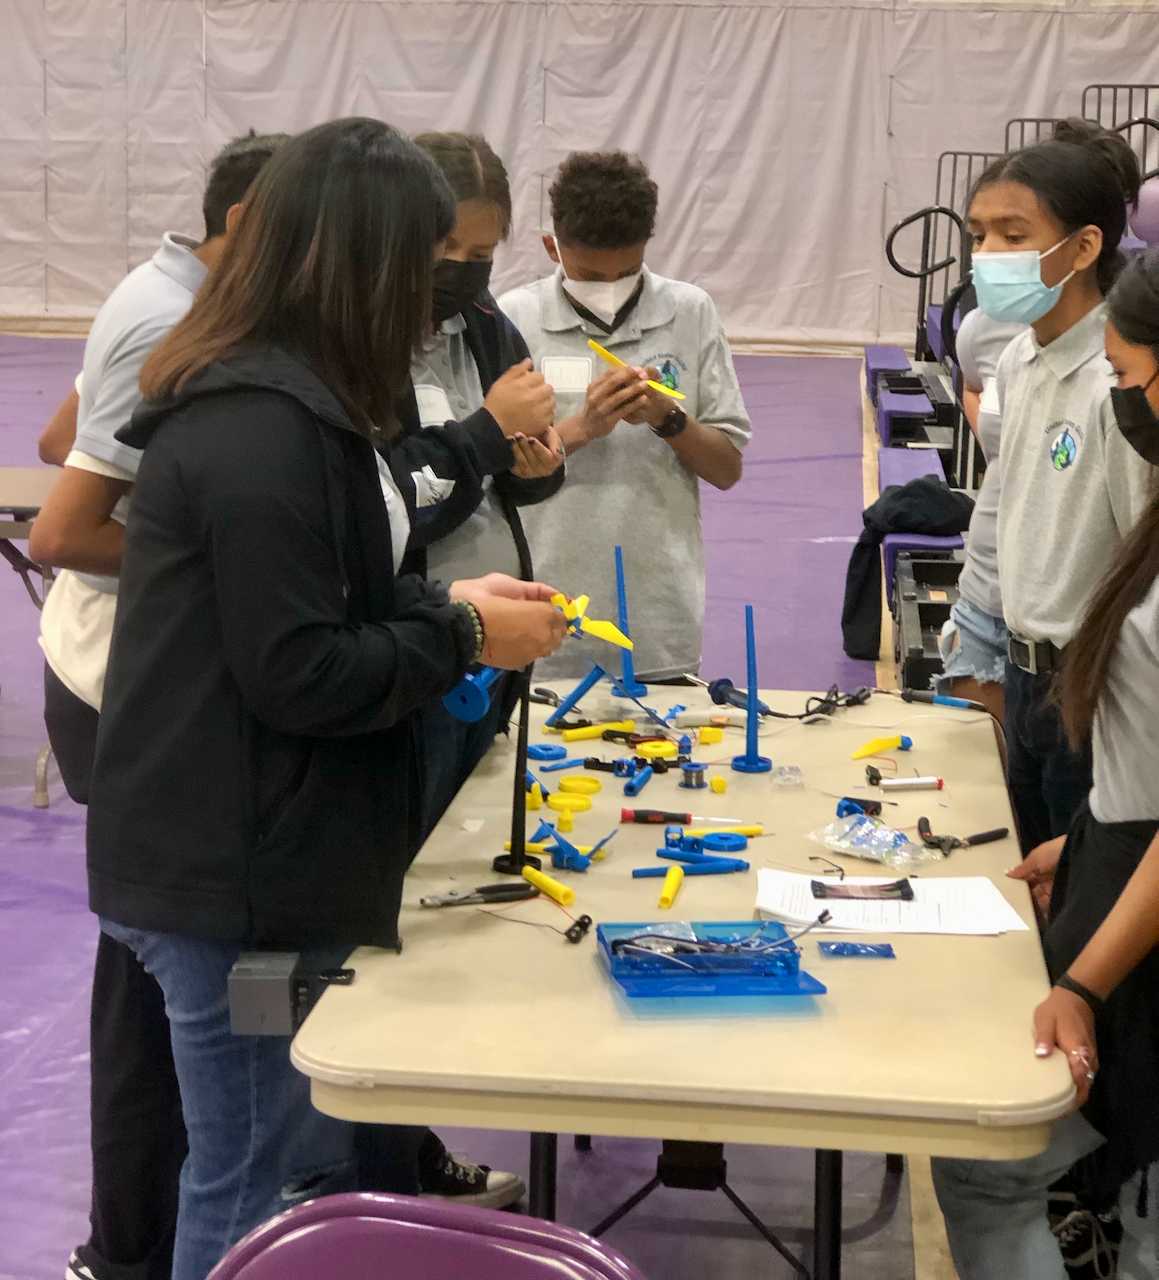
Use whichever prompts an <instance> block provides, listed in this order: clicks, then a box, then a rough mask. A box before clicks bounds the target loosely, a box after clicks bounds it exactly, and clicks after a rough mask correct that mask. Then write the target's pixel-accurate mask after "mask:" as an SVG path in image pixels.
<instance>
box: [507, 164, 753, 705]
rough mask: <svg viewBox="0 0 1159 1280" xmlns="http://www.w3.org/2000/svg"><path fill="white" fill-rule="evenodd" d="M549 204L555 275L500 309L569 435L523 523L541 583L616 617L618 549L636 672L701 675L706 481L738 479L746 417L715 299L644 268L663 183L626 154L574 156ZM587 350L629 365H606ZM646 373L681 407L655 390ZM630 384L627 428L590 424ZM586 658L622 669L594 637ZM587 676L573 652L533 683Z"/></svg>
mask: <svg viewBox="0 0 1159 1280" xmlns="http://www.w3.org/2000/svg"><path fill="white" fill-rule="evenodd" d="M550 196H551V216H552V223H553V226H554V234H552V235H545V236H544V237H543V243H544V248H545V249H546V250H547V253H548V256H549V257H550V258H551V259H552V261H553V262H555V263H557V264H558V265H557V270H556V272H555V274H554V275H551V276H548V277H547V278H546V279H543V280H537V281H536V282H535V283H534V284H529V285H524V286H523V287H521V288H518V289H513V290H511V291H510V292H508V293H506V294H504V295H503V296H502V297H501V298H500V299H499V305H500V306H501V307H502V309H503V310H504V311H505V312H506V313H507V315H508V316H510V318H511V319H512V320H513V321H514V323H515V325H516V327H517V328H518V329H519V331H520V332H521V333H522V334H523V336H524V338H525V339H526V341H527V345H528V347H529V348H530V350H531V354H532V357H533V359H534V360H535V367H536V368H537V369H538V370H539V371H540V372H541V373H542V374H543V376H544V377H545V378H546V379H547V381H548V382H549V383H551V385H552V387H553V388H554V390H555V398H556V421H557V423H558V424H559V432H560V435H561V437H562V438H563V442H564V447H565V448H566V449H567V451H568V453H569V455H571V454H573V453H574V454H575V456H574V457H569V460H568V474H567V479H566V480H565V482H564V485H563V488H562V489H561V490H560V492H559V493H558V494H557V495H556V496H555V497H554V498H552V499H551V501H550V502H546V503H544V504H543V506H541V507H536V508H533V509H529V510H527V511H526V512H525V513H524V516H523V520H524V526H525V528H526V530H527V538H528V542H529V543H530V546H531V553H532V556H533V557H534V560H535V568H536V574H537V576H538V577H539V578H540V579H541V580H542V581H544V582H550V583H552V584H553V585H555V586H557V587H559V589H560V590H561V591H564V592H566V593H567V594H568V595H570V596H578V595H581V594H587V595H590V596H591V606H590V612H591V616H592V617H601V618H614V617H615V616H616V582H615V566H614V548H615V547H616V545H617V544H619V545H621V546H622V547H623V549H624V570H625V578H626V581H627V588H628V608H629V613H630V620H631V633H632V640H633V642H634V644H635V668H636V673H637V675H638V676H641V677H643V678H645V679H652V680H665V679H673V678H679V677H680V676H681V675H682V674H683V673H684V672H686V671H688V672H695V671H696V670H697V669H698V668H699V664H700V639H701V629H702V626H703V622H704V551H703V545H702V540H701V529H700V487H699V481H700V480H702V479H703V480H707V481H708V482H709V483H710V484H712V485H715V486H716V487H717V488H718V489H729V488H731V487H732V486H733V485H734V484H736V482H737V481H738V480H739V479H740V476H741V466H742V463H741V451H742V450H743V449H744V447H745V445H746V444H747V443H748V441H749V437H750V435H751V429H750V426H749V417H748V414H747V413H746V412H745V407H744V401H743V400H742V399H741V393H740V387H739V385H738V384H737V378H736V371H735V370H734V368H733V364H732V356H731V355H730V353H729V348H728V341H727V339H726V338H725V335H724V329H723V327H722V325H721V322H720V317H719V316H718V314H717V311H716V307H715V306H714V305H713V302H712V299H711V298H710V297H709V296H708V294H707V293H705V292H704V290H703V289H699V288H697V287H696V286H695V285H691V284H685V283H683V282H681V281H678V280H667V279H665V278H664V277H663V276H658V275H654V274H653V273H652V272H651V271H649V270H648V268H647V267H646V266H644V251H645V248H646V246H647V242H648V240H649V239H650V237H651V235H652V232H653V229H654V227H655V222H656V207H657V187H656V184H655V183H654V182H653V181H652V180H651V178H649V176H648V171H647V170H646V169H645V168H644V166H643V164H642V163H641V162H640V161H639V160H637V159H633V158H631V157H629V156H627V155H625V154H624V153H623V152H619V151H617V152H612V153H606V154H600V153H592V152H573V153H572V154H571V155H570V156H568V158H567V159H566V160H565V161H564V162H563V164H562V165H561V166H560V170H559V174H558V176H557V177H556V180H555V182H554V183H553V184H552V187H551V191H550ZM589 339H594V340H595V341H596V342H598V343H599V344H600V345H601V346H603V347H605V348H607V349H608V350H609V351H611V352H612V353H613V354H615V355H616V356H617V357H619V359H621V360H622V361H623V362H624V364H625V365H627V366H628V368H627V369H616V370H610V369H608V368H607V366H606V364H605V363H604V361H603V360H601V358H600V357H599V356H598V355H597V354H596V353H595V352H594V351H593V350H592V348H591V347H590V346H589V345H588V340H589ZM643 370H646V371H647V373H646V375H645V373H644V372H643ZM645 376H646V377H647V378H651V379H653V380H655V381H659V382H662V383H663V384H664V385H665V386H667V387H669V388H671V389H673V390H678V391H680V392H681V393H682V394H683V395H684V396H685V397H686V398H685V399H684V400H673V399H671V398H670V397H668V396H665V395H663V394H662V393H660V392H658V391H654V390H651V389H650V388H648V387H647V386H646V385H644V378H645ZM633 386H634V390H635V395H634V396H633V395H632V392H631V388H632V387H633ZM622 388H629V391H628V393H627V394H628V395H629V397H630V399H629V401H628V404H627V406H626V407H625V408H623V409H622V410H621V413H620V416H619V419H618V421H614V422H612V423H611V424H610V425H605V426H593V425H592V424H595V423H599V421H600V416H599V414H594V413H593V414H588V413H585V409H587V408H588V407H589V406H591V404H592V402H593V401H596V400H601V399H602V398H604V397H606V396H608V395H609V394H612V395H615V394H623V392H622V390H621V389H622ZM597 433H598V434H597ZM581 448H582V452H578V453H577V452H576V451H577V450H579V449H581ZM603 647H604V646H600V648H601V649H602V648H603ZM585 648H586V649H587V650H590V651H591V652H592V655H593V657H595V658H596V660H597V661H599V660H600V659H601V658H603V659H605V660H607V661H609V662H611V663H613V664H616V663H617V661H618V660H617V659H616V657H615V655H614V653H612V652H611V651H610V650H609V651H608V652H607V653H596V652H595V649H596V645H595V643H594V642H593V643H591V644H589V645H587V646H585ZM588 669H589V668H588V664H587V662H586V661H585V658H584V650H580V649H579V647H578V646H575V647H573V646H572V645H564V646H563V648H562V649H561V650H560V651H559V652H558V653H557V654H556V655H554V656H553V657H552V658H550V659H547V660H546V661H543V662H541V663H539V664H537V667H536V674H537V675H540V676H542V677H544V678H572V677H578V676H581V675H583V674H584V673H585V672H586V671H587V670H588ZM613 669H614V670H615V669H618V667H617V666H616V665H613Z"/></svg>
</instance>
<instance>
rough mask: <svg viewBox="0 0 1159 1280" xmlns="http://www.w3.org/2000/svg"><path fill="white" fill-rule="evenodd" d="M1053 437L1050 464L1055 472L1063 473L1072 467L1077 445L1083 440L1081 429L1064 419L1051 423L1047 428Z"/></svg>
mask: <svg viewBox="0 0 1159 1280" xmlns="http://www.w3.org/2000/svg"><path fill="white" fill-rule="evenodd" d="M1047 430H1048V432H1049V433H1050V434H1051V436H1052V437H1053V438H1052V439H1051V442H1050V463H1051V466H1053V467H1054V469H1055V470H1056V471H1065V470H1066V469H1067V467H1070V466H1073V465H1074V460H1075V458H1077V457H1078V451H1079V444H1080V443H1081V441H1082V438H1083V432H1082V428H1081V427H1080V426H1079V425H1078V423H1076V422H1071V421H1070V420H1069V419H1065V420H1063V421H1062V422H1052V423H1051V424H1050V426H1049V427H1048V428H1047Z"/></svg>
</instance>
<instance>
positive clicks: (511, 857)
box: [491, 853, 543, 876]
mask: <svg viewBox="0 0 1159 1280" xmlns="http://www.w3.org/2000/svg"><path fill="white" fill-rule="evenodd" d="M524 867H534V868H535V869H536V871H542V870H543V859H542V858H537V857H536V856H535V854H533V853H525V854H523V855H521V856H520V857H516V856H515V854H513V853H501V854H499V856H498V857H496V858H493V859H492V860H491V870H492V871H494V872H495V874H496V875H497V876H518V875H522V873H523V868H524Z"/></svg>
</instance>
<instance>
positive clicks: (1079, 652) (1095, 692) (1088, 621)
mask: <svg viewBox="0 0 1159 1280" xmlns="http://www.w3.org/2000/svg"><path fill="white" fill-rule="evenodd" d="M1107 315H1108V319H1109V320H1110V323H1111V324H1112V325H1113V326H1114V328H1115V329H1116V331H1117V332H1118V333H1119V334H1120V335H1121V336H1122V338H1123V339H1124V340H1125V341H1127V342H1130V343H1134V344H1135V345H1136V346H1146V347H1150V348H1151V354H1152V357H1153V359H1154V361H1155V366H1156V368H1157V369H1159V249H1150V250H1149V251H1148V252H1147V253H1145V254H1140V255H1139V256H1138V257H1137V258H1134V259H1133V260H1132V261H1131V262H1130V263H1129V264H1128V265H1127V267H1126V268H1125V269H1124V271H1123V273H1122V275H1120V276H1119V278H1118V280H1117V281H1116V282H1115V287H1114V288H1113V289H1112V290H1111V293H1110V296H1109V297H1108V298H1107ZM1112 478H1113V477H1112ZM1152 481H1153V482H1155V481H1159V468H1155V473H1154V475H1153V476H1152ZM1157 577H1159V490H1157V489H1156V487H1155V484H1154V483H1153V484H1152V489H1151V501H1150V503H1149V505H1148V507H1147V510H1146V511H1145V512H1144V514H1143V517H1142V519H1141V520H1140V521H1139V523H1138V524H1137V525H1136V526H1135V528H1134V529H1133V530H1132V531H1131V533H1130V534H1129V535H1128V537H1127V539H1126V541H1125V542H1124V543H1123V545H1122V546H1121V547H1120V548H1119V551H1118V554H1117V555H1116V556H1115V558H1114V560H1113V561H1112V562H1111V567H1110V568H1109V569H1108V570H1107V576H1106V579H1105V581H1104V582H1103V585H1102V587H1100V588H1099V591H1098V593H1097V594H1096V595H1095V597H1094V599H1093V600H1092V601H1091V604H1090V607H1089V609H1088V610H1087V613H1086V616H1085V617H1084V618H1083V621H1082V625H1081V626H1080V627H1079V629H1078V633H1077V634H1076V635H1075V638H1074V639H1073V640H1072V641H1071V642H1070V644H1068V645H1067V647H1066V663H1065V665H1064V666H1063V670H1062V677H1061V681H1060V685H1059V701H1060V702H1061V704H1062V720H1063V724H1064V725H1065V726H1066V731H1067V736H1068V737H1069V738H1070V740H1071V742H1072V743H1073V744H1074V745H1075V747H1076V748H1077V747H1078V746H1079V745H1080V744H1081V743H1085V742H1086V741H1087V740H1088V739H1089V737H1090V733H1091V729H1092V728H1093V726H1094V723H1095V713H1096V711H1097V709H1098V705H1099V698H1100V697H1101V696H1102V693H1103V690H1104V689H1105V688H1106V684H1107V674H1108V672H1109V671H1110V668H1111V662H1112V660H1113V659H1114V656H1115V650H1116V648H1117V646H1118V643H1119V632H1120V631H1121V630H1122V629H1123V621H1124V619H1125V618H1126V616H1127V614H1128V613H1130V612H1131V610H1132V609H1133V608H1135V606H1136V605H1137V604H1139V603H1141V601H1142V600H1143V599H1144V597H1145V596H1146V595H1147V592H1148V591H1150V590H1151V588H1152V586H1154V584H1155V579H1156V578H1157ZM1155 693H1156V695H1157V696H1159V690H1156V691H1155ZM1153 714H1155V715H1159V710H1156V711H1154V712H1153ZM1157 781H1159V780H1157Z"/></svg>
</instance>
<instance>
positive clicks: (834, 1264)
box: [813, 1150, 841, 1280]
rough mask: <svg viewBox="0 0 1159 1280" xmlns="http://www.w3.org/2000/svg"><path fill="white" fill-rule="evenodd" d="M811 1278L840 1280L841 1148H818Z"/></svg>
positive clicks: (814, 1188)
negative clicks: (825, 1149) (834, 1149)
mask: <svg viewBox="0 0 1159 1280" xmlns="http://www.w3.org/2000/svg"><path fill="white" fill-rule="evenodd" d="M813 1280H841V1152H840V1151H821V1150H818V1152H817V1157H816V1164H815V1166H814V1173H813Z"/></svg>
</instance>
